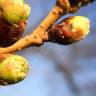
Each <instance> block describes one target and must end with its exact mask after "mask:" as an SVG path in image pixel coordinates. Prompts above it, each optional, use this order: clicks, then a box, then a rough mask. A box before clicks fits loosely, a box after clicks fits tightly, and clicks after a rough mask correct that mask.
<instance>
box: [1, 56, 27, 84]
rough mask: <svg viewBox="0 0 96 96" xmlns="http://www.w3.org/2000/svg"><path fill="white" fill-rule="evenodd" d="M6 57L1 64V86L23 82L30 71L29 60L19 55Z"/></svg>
mask: <svg viewBox="0 0 96 96" xmlns="http://www.w3.org/2000/svg"><path fill="white" fill-rule="evenodd" d="M6 56H7V58H5V59H4V60H2V61H1V62H0V85H10V84H15V83H17V82H20V81H22V80H23V79H24V78H25V77H26V76H27V74H28V71H29V66H28V62H27V60H26V59H25V58H24V57H22V56H18V55H9V57H8V55H5V57H6ZM3 57H4V56H3Z"/></svg>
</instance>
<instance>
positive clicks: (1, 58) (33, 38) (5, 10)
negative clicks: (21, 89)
mask: <svg viewBox="0 0 96 96" xmlns="http://www.w3.org/2000/svg"><path fill="white" fill-rule="evenodd" d="M93 1H96V0H57V1H56V5H55V6H54V8H53V9H52V10H51V12H50V13H49V14H48V16H47V17H46V18H45V19H44V20H43V21H42V22H41V24H40V25H39V26H38V27H37V28H36V29H35V30H34V31H33V32H32V33H31V34H30V35H27V36H25V37H23V38H20V37H21V34H22V32H23V31H24V29H25V27H26V24H27V23H26V21H27V19H28V17H29V14H30V6H29V5H27V4H25V3H24V0H0V46H3V48H0V85H9V84H15V83H17V82H20V81H22V80H23V79H24V78H25V77H26V76H27V74H28V70H29V66H28V62H27V60H26V59H25V58H24V57H22V56H18V55H12V54H9V53H13V52H15V51H20V50H22V49H23V48H26V47H29V46H30V45H31V46H32V45H38V44H39V45H42V44H43V42H45V41H50V42H55V43H59V44H63V45H65V44H72V43H74V42H77V41H79V40H81V39H83V38H85V37H86V35H87V34H88V33H89V30H90V21H89V19H87V18H86V17H83V16H71V17H68V18H66V19H64V20H63V21H61V22H59V23H57V24H54V23H55V22H56V21H57V20H58V19H59V18H60V17H62V16H63V15H64V14H67V13H74V12H77V11H78V10H79V8H80V7H82V6H85V5H88V4H90V3H92V2H93ZM52 25H53V26H52ZM19 38H20V40H18V39H19ZM17 40H18V41H17ZM16 41H17V42H16ZM14 42H15V44H13V43H14ZM5 46H8V47H5Z"/></svg>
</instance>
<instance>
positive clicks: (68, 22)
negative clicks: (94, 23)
mask: <svg viewBox="0 0 96 96" xmlns="http://www.w3.org/2000/svg"><path fill="white" fill-rule="evenodd" d="M89 29H90V22H89V20H88V19H87V18H86V17H83V16H72V17H68V18H66V19H64V20H63V21H62V22H60V23H58V24H56V25H54V26H53V27H52V28H51V29H49V31H48V34H49V41H52V42H55V43H60V44H72V43H74V42H77V41H79V40H81V39H83V38H85V37H86V35H87V34H88V33H89Z"/></svg>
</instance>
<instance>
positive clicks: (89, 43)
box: [0, 0, 96, 96]
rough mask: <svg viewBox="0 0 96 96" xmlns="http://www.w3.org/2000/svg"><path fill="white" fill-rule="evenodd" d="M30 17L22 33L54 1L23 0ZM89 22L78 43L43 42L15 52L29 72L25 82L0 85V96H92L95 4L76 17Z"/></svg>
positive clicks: (95, 71) (37, 21) (94, 88)
mask: <svg viewBox="0 0 96 96" xmlns="http://www.w3.org/2000/svg"><path fill="white" fill-rule="evenodd" d="M26 2H27V3H29V4H30V5H31V8H32V9H31V16H30V18H29V21H28V25H27V28H26V30H25V34H24V35H26V34H28V33H30V32H31V31H32V30H34V29H35V28H36V27H37V26H38V25H39V24H40V22H41V21H42V20H43V19H44V18H45V17H46V16H47V14H48V12H49V11H50V10H51V9H52V7H53V6H54V4H55V2H56V1H55V0H26ZM71 15H82V16H86V17H88V18H89V19H90V21H91V32H90V34H89V35H88V36H87V38H85V39H83V40H81V41H80V42H78V43H75V44H72V45H68V46H63V45H59V44H55V43H45V44H44V45H42V46H41V47H30V48H27V49H25V50H23V51H21V52H17V54H20V55H22V56H24V57H25V58H27V59H28V61H29V66H30V72H29V75H28V76H27V78H26V79H25V80H23V81H22V82H20V83H17V84H14V85H10V86H6V87H5V86H4V87H3V86H0V96H96V2H94V3H93V4H91V5H90V6H86V7H83V8H81V9H80V10H79V11H78V12H77V13H76V14H68V15H66V16H64V17H63V18H65V17H68V16H71Z"/></svg>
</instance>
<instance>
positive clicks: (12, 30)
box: [0, 0, 30, 47]
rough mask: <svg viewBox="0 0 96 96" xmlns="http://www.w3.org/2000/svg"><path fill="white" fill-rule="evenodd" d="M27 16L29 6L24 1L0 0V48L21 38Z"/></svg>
mask: <svg viewBox="0 0 96 96" xmlns="http://www.w3.org/2000/svg"><path fill="white" fill-rule="evenodd" d="M29 15H30V6H29V5H27V4H25V3H24V0H0V47H7V46H10V45H12V44H13V43H15V42H16V41H17V40H19V39H20V38H21V36H22V34H23V32H24V30H25V28H26V24H27V19H28V17H29Z"/></svg>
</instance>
